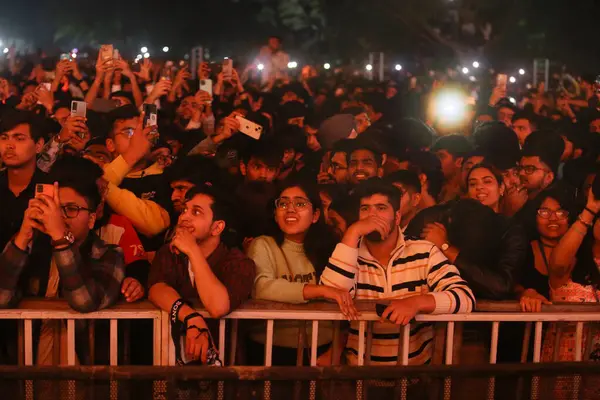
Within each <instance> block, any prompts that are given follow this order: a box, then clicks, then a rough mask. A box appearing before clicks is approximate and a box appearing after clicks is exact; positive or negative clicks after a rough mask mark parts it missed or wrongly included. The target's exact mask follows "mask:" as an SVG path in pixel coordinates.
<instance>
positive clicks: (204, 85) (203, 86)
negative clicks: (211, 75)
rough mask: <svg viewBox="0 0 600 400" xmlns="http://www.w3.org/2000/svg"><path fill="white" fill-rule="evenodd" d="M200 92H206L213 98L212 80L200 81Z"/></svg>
mask: <svg viewBox="0 0 600 400" xmlns="http://www.w3.org/2000/svg"><path fill="white" fill-rule="evenodd" d="M200 90H202V91H205V92H207V93H209V94H210V95H211V96H212V95H213V87H212V80H210V79H202V80H200Z"/></svg>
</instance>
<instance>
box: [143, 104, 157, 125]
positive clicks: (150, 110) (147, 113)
mask: <svg viewBox="0 0 600 400" xmlns="http://www.w3.org/2000/svg"><path fill="white" fill-rule="evenodd" d="M157 123H158V109H157V107H156V104H144V127H147V126H156V124H157Z"/></svg>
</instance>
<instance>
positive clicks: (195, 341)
mask: <svg viewBox="0 0 600 400" xmlns="http://www.w3.org/2000/svg"><path fill="white" fill-rule="evenodd" d="M185 328H186V332H185V355H186V357H188V358H189V359H190V360H192V361H197V360H200V361H202V364H206V352H207V351H208V348H209V346H210V339H209V336H208V335H209V333H208V327H207V326H206V322H205V321H204V319H203V318H202V317H200V316H198V317H194V318H190V319H189V320H188V322H187V326H186V327H185Z"/></svg>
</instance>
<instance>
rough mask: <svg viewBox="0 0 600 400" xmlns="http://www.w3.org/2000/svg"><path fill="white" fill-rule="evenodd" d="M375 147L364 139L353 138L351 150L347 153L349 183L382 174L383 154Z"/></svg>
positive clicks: (355, 183)
mask: <svg viewBox="0 0 600 400" xmlns="http://www.w3.org/2000/svg"><path fill="white" fill-rule="evenodd" d="M363 137H364V136H363ZM376 147H377V146H375V145H373V144H372V143H370V141H368V140H366V139H364V140H363V139H360V138H359V139H355V140H354V142H353V144H352V150H351V151H349V152H348V153H347V161H348V181H349V183H350V184H351V185H358V184H359V183H360V182H362V181H366V180H367V179H369V178H374V177H382V176H383V164H384V162H385V154H381V152H379V151H378V150H377V148H376Z"/></svg>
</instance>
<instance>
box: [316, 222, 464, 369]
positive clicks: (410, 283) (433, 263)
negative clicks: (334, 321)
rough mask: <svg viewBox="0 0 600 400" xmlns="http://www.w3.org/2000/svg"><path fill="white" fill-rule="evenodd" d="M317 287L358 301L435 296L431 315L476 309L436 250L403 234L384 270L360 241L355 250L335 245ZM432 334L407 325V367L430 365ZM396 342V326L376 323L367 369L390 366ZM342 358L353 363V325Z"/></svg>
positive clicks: (452, 268) (451, 267) (424, 328)
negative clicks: (339, 290)
mask: <svg viewBox="0 0 600 400" xmlns="http://www.w3.org/2000/svg"><path fill="white" fill-rule="evenodd" d="M321 284H323V285H327V286H334V287H337V288H342V289H345V290H348V291H350V292H351V293H352V294H353V296H354V298H355V299H357V300H375V299H382V300H383V299H385V300H392V299H402V298H406V297H410V296H415V295H420V294H427V293H429V294H430V295H432V296H433V297H434V298H435V310H434V311H433V313H434V314H450V313H465V312H470V311H471V310H472V309H473V307H474V306H475V297H474V296H473V293H472V292H471V289H469V287H468V286H467V283H466V282H465V281H464V280H463V279H462V278H461V277H460V273H459V272H458V269H457V268H456V267H455V266H454V265H451V264H450V262H449V261H448V259H447V258H446V257H445V256H444V255H443V253H442V252H441V251H440V250H439V249H438V248H437V247H435V246H434V245H433V244H432V243H430V242H427V241H424V240H408V239H407V240H405V239H404V237H403V235H402V234H400V235H399V237H398V243H397V244H396V247H395V248H394V251H393V252H392V254H391V257H390V260H389V262H388V265H387V266H384V265H381V264H380V263H379V262H378V261H377V260H376V259H375V258H374V257H373V256H372V255H371V254H370V253H369V250H368V249H367V246H366V244H365V243H364V240H361V242H360V245H359V248H358V249H355V248H352V247H349V246H347V245H345V244H343V243H340V244H338V245H337V247H336V248H335V250H334V252H333V254H332V255H331V258H330V259H329V263H328V265H327V267H326V268H325V270H324V271H323V274H322V276H321ZM365 336H366V335H365ZM433 336H434V331H433V323H413V324H411V329H410V345H409V364H410V365H423V364H427V363H429V362H430V361H431V355H432V348H433ZM399 340H400V339H399V329H398V326H397V325H394V324H392V323H388V322H375V323H374V324H373V341H372V348H371V365H395V364H396V362H397V356H398V343H399ZM365 348H366V347H365ZM346 355H347V358H348V361H349V363H350V364H353V365H356V364H357V363H358V322H357V321H354V322H352V323H351V325H350V332H349V336H348V342H347V345H346Z"/></svg>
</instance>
